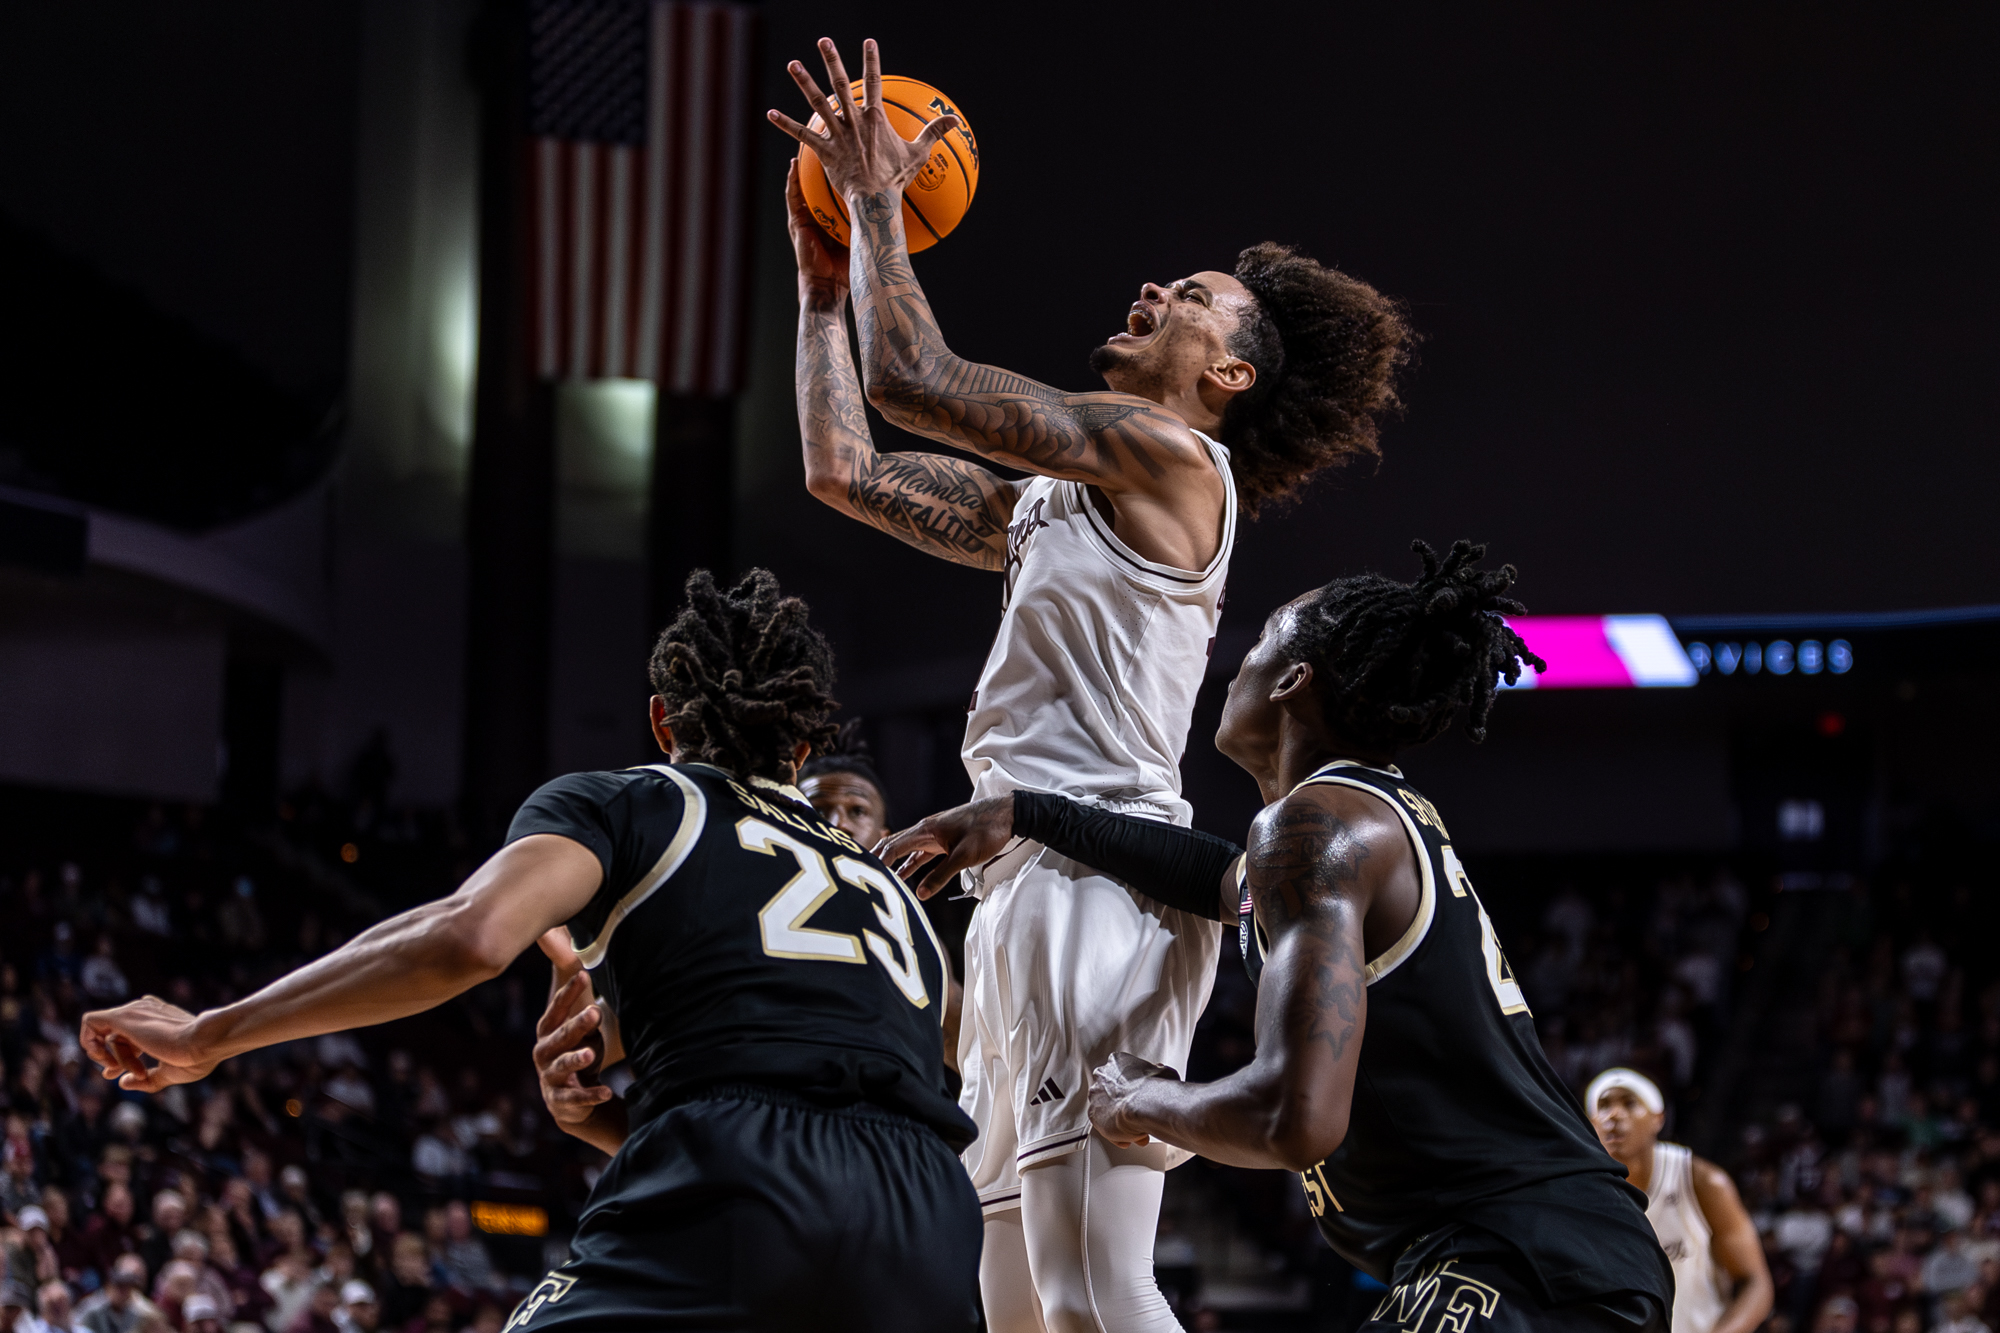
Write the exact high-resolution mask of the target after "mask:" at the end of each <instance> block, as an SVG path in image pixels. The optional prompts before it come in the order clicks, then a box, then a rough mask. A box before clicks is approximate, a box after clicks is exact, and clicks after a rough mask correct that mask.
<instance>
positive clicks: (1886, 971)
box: [1728, 879, 2000, 1333]
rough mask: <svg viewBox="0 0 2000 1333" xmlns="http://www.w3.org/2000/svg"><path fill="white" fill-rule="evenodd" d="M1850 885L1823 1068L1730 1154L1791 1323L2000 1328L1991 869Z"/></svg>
mask: <svg viewBox="0 0 2000 1333" xmlns="http://www.w3.org/2000/svg"><path fill="white" fill-rule="evenodd" d="M1933 888H1934V889H1935V890H1936V891H1935V892H1932V893H1929V894H1927V893H1925V892H1923V891H1921V890H1920V889H1918V888H1916V887H1913V885H1912V883H1911V882H1910V881H1907V880H1896V879H1890V880H1889V881H1888V882H1887V887H1886V888H1883V889H1878V890H1877V891H1876V892H1873V893H1869V892H1866V891H1857V892H1855V893H1854V894H1852V895H1850V900H1849V903H1848V904H1847V907H1848V913H1847V916H1848V919H1847V921H1846V923H1845V936H1846V943H1845V945H1844V946H1843V947H1840V948H1838V949H1836V950H1835V951H1834V952H1833V953H1832V955H1831V957H1830V960H1829V962H1828V965H1827V967H1826V969H1825V972H1824V975H1823V977H1822V979H1821V984H1820V993H1819V995H1818V1002H1817V1021H1816V1024H1815V1026H1816V1029H1817V1034H1816V1035H1817V1042H1816V1046H1817V1049H1816V1053H1815V1054H1816V1063H1817V1066H1818V1073H1817V1077H1816V1079H1815V1081H1814V1086H1812V1087H1810V1088H1809V1089H1806V1090H1805V1091H1804V1093H1803V1095H1802V1096H1801V1097H1800V1098H1799V1100H1798V1101H1797V1102H1795V1103H1789V1104H1786V1105H1784V1106H1782V1107H1781V1108H1780V1109H1779V1111H1778V1112H1777V1114H1776V1115H1775V1116H1774V1117H1773V1118H1772V1119H1771V1120H1770V1121H1769V1122H1768V1123H1764V1124H1756V1125H1752V1126H1749V1127H1747V1128H1746V1129H1744V1130H1742V1141H1741V1146H1740V1150H1739V1152H1738V1155H1737V1157H1736V1160H1734V1161H1732V1162H1729V1163H1728V1165H1730V1166H1731V1167H1732V1169H1733V1170H1734V1172H1735V1174H1736V1179H1737V1183H1738V1187H1739V1189H1740V1190H1741V1192H1742V1195H1743V1198H1744V1202H1745V1203H1746V1205H1747V1206H1748V1207H1749V1209H1750V1212H1751V1216H1752V1217H1753V1218H1754V1219H1755V1220H1756V1222H1757V1225H1758V1229H1759V1231H1760V1232H1761V1233H1762V1235H1763V1236H1764V1244H1765V1251H1766V1255H1767V1257H1768V1259H1769V1262H1770V1265H1771V1272H1772V1276H1773V1278H1774V1279H1775V1281H1776V1283H1777V1292H1778V1295H1777V1308H1776V1310H1775V1312H1774V1313H1773V1316H1772V1321H1771V1326H1772V1328H1773V1329H1774V1330H1778V1331H1779V1333H1990V1330H1994V1329H2000V976H1996V969H1995V967H1994V962H1993V959H1992V952H1993V951H1992V943H1993V940H1994V938H1995V934H1994V927H1995V920H1994V916H1995V909H1996V904H1995V903H1993V901H1992V900H1991V893H1992V886H1991V885H1975V884H1973V883H1971V882H1969V881H1967V882H1959V883H1949V882H1948V883H1946V884H1944V885H1936V886H1933Z"/></svg>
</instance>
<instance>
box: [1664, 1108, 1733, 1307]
mask: <svg viewBox="0 0 2000 1333" xmlns="http://www.w3.org/2000/svg"><path fill="white" fill-rule="evenodd" d="M1646 1220H1647V1221H1649V1222H1651V1223H1652V1224H1653V1231H1654V1234H1656V1235H1657V1236H1659V1238H1660V1248H1661V1249H1663V1250H1665V1251H1666V1252H1667V1258H1668V1259H1669V1260H1670V1261H1671V1262H1672V1263H1673V1266H1674V1325H1673V1333H1711V1330H1713V1329H1714V1327H1715V1324H1716V1321H1717V1320H1719V1319H1721V1318H1722V1312H1723V1310H1724V1309H1726V1308H1727V1307H1728V1305H1729V1297H1728V1294H1727V1288H1726V1287H1725V1286H1724V1281H1723V1274H1722V1270H1721V1269H1719V1268H1717V1267H1716V1264H1715V1252H1714V1249H1713V1248H1712V1247H1711V1244H1710V1242H1711V1241H1712V1240H1713V1239H1714V1233H1713V1232H1712V1231H1711V1230H1710V1229H1709V1225H1708V1219H1707V1218H1706V1217H1704V1216H1702V1211H1701V1200H1699V1199H1697V1198H1696V1197H1695V1193H1694V1154H1693V1153H1692V1152H1690V1151H1689V1150H1688V1149H1686V1148H1683V1147H1681V1145H1680V1144H1678V1143H1655V1144H1654V1145H1653V1178H1652V1179H1651V1180H1650V1181H1648V1182H1647V1183H1646Z"/></svg>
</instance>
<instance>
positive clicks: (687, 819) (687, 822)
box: [570, 764, 708, 968]
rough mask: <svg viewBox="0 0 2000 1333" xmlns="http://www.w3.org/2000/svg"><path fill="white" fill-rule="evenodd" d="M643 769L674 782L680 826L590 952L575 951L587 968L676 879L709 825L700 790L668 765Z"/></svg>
mask: <svg viewBox="0 0 2000 1333" xmlns="http://www.w3.org/2000/svg"><path fill="white" fill-rule="evenodd" d="M642 767H644V768H647V769H650V770H652V771H653V772H655V773H659V774H663V775H664V776H666V777H669V778H671V779H673V782H674V785H675V786H677V787H679V788H680V789H681V796H682V798H683V799H682V803H681V825H680V827H679V828H677V829H675V830H674V836H673V838H672V840H671V841H669V842H668V843H667V849H666V850H665V851H664V852H661V853H660V859H659V860H657V861H655V862H653V868H652V869H651V870H649V871H647V872H646V874H645V876H644V877H643V878H641V879H640V881H639V882H638V883H637V884H635V885H633V886H632V888H631V890H630V891H629V892H627V893H626V895H625V896H624V897H623V898H620V899H619V900H618V902H617V905H616V906H614V907H613V908H612V909H611V914H610V915H609V916H607V917H605V918H604V928H603V929H602V930H600V931H598V932H597V938H596V939H594V940H592V941H591V942H590V946H589V947H588V948H584V949H578V950H577V951H576V956H577V958H578V960H579V961H581V962H582V963H583V965H584V966H585V967H588V968H594V967H596V966H597V965H598V964H599V963H602V962H603V961H604V959H605V956H606V954H608V953H609V952H610V949H611V935H612V932H614V931H616V930H617V929H618V925H619V923H620V922H622V921H623V920H624V919H625V918H626V917H628V916H630V915H632V913H633V912H635V911H637V910H638V908H639V905H640V904H642V903H644V902H645V901H646V899H648V898H650V897H652V896H653V894H654V893H655V892H657V891H658V890H659V887H660V886H661V885H662V884H664V883H666V882H667V881H668V880H669V879H672V878H673V875H674V872H675V871H676V870H679V869H680V868H681V864H682V863H683V862H685V861H686V860H687V858H688V853H689V852H691V851H693V850H694V845H695V843H696V841H698V840H699V839H700V837H701V830H702V825H704V824H706V823H707V822H708V797H706V796H705V795H703V794H702V790H701V788H700V787H698V786H696V785H695V784H694V783H693V782H690V781H689V780H688V779H687V778H685V777H683V776H681V775H680V774H679V773H676V772H674V770H673V769H672V768H671V767H670V766H668V765H666V764H644V765H642ZM570 943H571V944H572V945H573V944H575V943H576V941H575V940H574V939H571V941H570Z"/></svg>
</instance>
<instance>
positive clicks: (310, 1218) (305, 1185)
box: [278, 1166, 326, 1231]
mask: <svg viewBox="0 0 2000 1333" xmlns="http://www.w3.org/2000/svg"><path fill="white" fill-rule="evenodd" d="M278 1194H279V1201H280V1204H281V1206H283V1207H285V1208H290V1209H294V1210H296V1211H297V1212H298V1214H299V1216H300V1217H303V1218H304V1219H305V1222H306V1227H307V1229H308V1230H311V1231H318V1230H319V1229H320V1227H321V1226H322V1225H324V1224H325V1222H326V1217H325V1215H324V1214H322V1213H321V1212H320V1209H319V1204H318V1202H317V1201H315V1200H314V1198H313V1196H312V1182H311V1181H310V1180H308V1179H307V1178H306V1169H305V1168H304V1167H302V1166H288V1167H286V1168H285V1169H284V1170H283V1171H281V1172H279V1173H278Z"/></svg>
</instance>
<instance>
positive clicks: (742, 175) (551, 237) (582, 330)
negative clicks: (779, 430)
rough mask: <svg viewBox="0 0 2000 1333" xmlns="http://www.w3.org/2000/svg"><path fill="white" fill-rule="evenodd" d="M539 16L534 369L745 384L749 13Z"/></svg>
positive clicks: (550, 10) (664, 8)
mask: <svg viewBox="0 0 2000 1333" xmlns="http://www.w3.org/2000/svg"><path fill="white" fill-rule="evenodd" d="M531 12H532V13H533V14H534V15H535V18H534V19H533V20H532V21H531V40H532V41H534V42H535V43H537V45H536V46H535V47H534V50H533V54H532V59H533V61H534V62H535V70H536V73H535V78H536V79H537V80H538V81H537V82H536V84H535V87H534V90H533V102H534V105H535V107H536V125H537V135H536V137H535V138H534V140H533V142H532V145H531V162H532V166H531V189H530V195H529V209H530V235H531V244H530V246H529V250H528V260H529V263H530V264H531V265H532V266H533V271H532V273H531V277H530V291H531V292H532V304H533V322H532V329H533V343H532V346H533V362H534V367H535V371H536V373H537V374H538V375H540V376H542V377H544V378H550V379H555V378H574V379H594V378H600V377H607V376H621V377H622V376H639V377H643V378H649V379H652V380H654V381H656V382H657V383H658V384H659V385H660V386H661V388H662V389H663V390H665V391H667V392H672V393H695V394H728V393H733V392H735V391H736V390H737V389H738V388H739V387H740V384H741V380H742V373H743V365H744V350H745V346H746V338H745V335H746V327H747V324H748V318H747V314H748V307H747V301H748V299H749V294H750V276H751V275H750V273H749V259H750V247H749V243H748V238H747V234H746V228H747V226H748V223H749V218H750V215H751V213H750V208H749V189H750V184H751V172H750V163H751V159H752V155H753V154H754V152H755V150H756V144H755V141H754V135H753V132H752V127H751V124H750V116H751V106H750V97H751V96H752V93H753V74H752V69H751V62H752V59H753V46H754V41H755V34H756V16H755V12H754V10H753V9H752V8H751V7H750V6H747V5H743V4H736V3H688V2H687V0H599V7H598V8H593V9H585V8H582V7H576V6H573V5H570V4H565V3H564V2H563V0H531ZM642 47H643V49H642ZM635 61H642V63H643V65H644V68H645V80H644V85H643V88H641V87H640V86H639V84H638V82H637V79H636V75H635V73H634V71H635V70H636V68H637V66H636V65H635V64H634V63H633V62H635ZM600 135H601V136H604V137H601V138H600V137H598V136H600Z"/></svg>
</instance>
